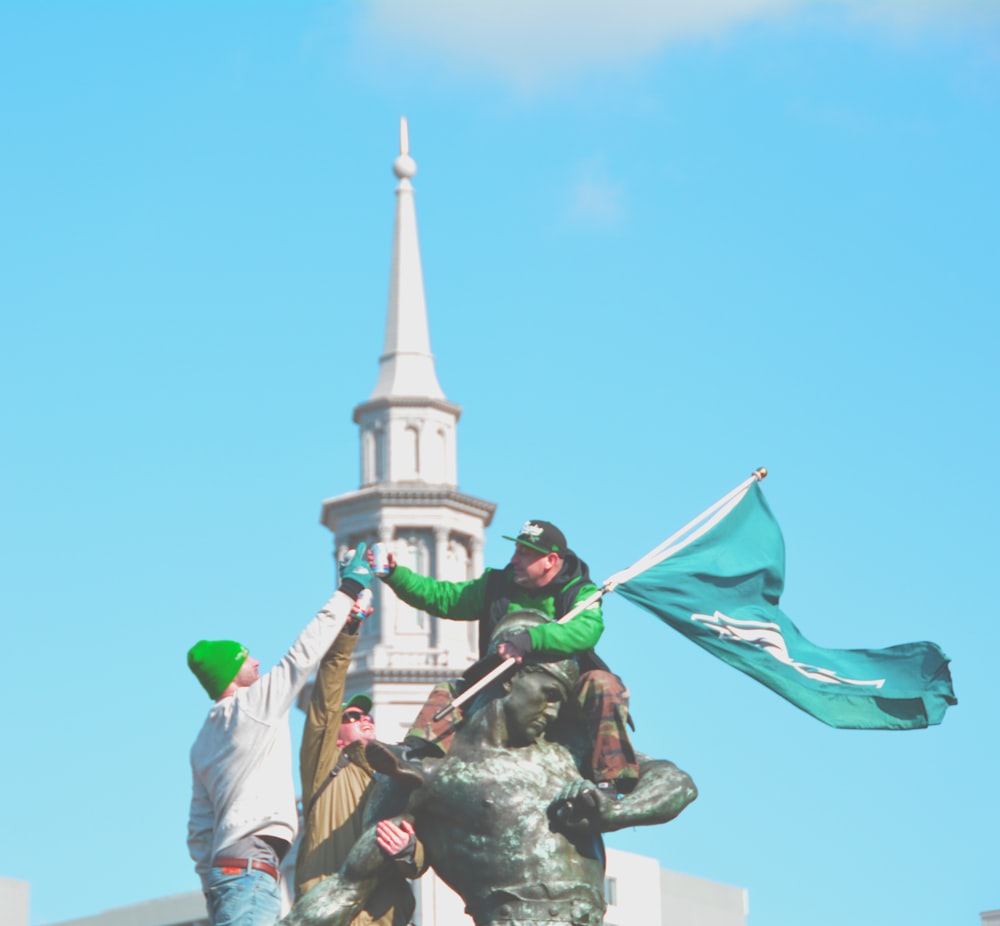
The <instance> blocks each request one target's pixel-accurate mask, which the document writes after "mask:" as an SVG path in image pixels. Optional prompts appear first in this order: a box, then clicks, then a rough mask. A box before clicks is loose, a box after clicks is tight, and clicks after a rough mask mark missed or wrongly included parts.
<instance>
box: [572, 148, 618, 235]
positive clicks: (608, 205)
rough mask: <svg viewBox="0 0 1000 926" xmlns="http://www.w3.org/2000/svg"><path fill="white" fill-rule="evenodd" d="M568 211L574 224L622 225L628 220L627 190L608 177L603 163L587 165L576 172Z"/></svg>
mask: <svg viewBox="0 0 1000 926" xmlns="http://www.w3.org/2000/svg"><path fill="white" fill-rule="evenodd" d="M567 212H568V219H569V221H570V222H572V223H573V224H581V223H582V224H586V225H590V226H595V225H598V226H612V225H619V224H620V223H621V222H622V221H623V219H624V218H625V187H624V185H623V184H621V183H616V182H614V181H613V180H612V179H611V178H610V177H609V175H608V172H607V170H606V168H605V167H604V164H603V163H602V162H601V161H600V160H594V161H591V162H588V163H587V164H584V165H582V166H581V167H580V168H579V169H578V170H577V177H576V180H575V182H574V183H573V185H572V187H571V189H570V198H569V209H568V210H567Z"/></svg>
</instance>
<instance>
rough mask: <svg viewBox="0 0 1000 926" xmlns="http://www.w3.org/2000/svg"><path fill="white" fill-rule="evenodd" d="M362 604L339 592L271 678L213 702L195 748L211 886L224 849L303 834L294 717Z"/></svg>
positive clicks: (195, 816)
mask: <svg viewBox="0 0 1000 926" xmlns="http://www.w3.org/2000/svg"><path fill="white" fill-rule="evenodd" d="M353 603H354V601H353V599H352V598H350V597H349V596H348V595H346V594H344V593H341V592H338V593H336V594H335V595H334V596H333V597H332V598H331V599H330V600H329V601H328V602H327V603H326V604H325V605H324V606H323V607H322V609H321V610H320V611H319V613H318V614H317V615H316V617H314V618H313V619H312V620H311V621H310V622H309V623H308V624H307V625H306V627H305V629H304V630H303V631H302V633H301V634H299V638H298V639H297V640H296V641H295V643H294V644H292V648H291V649H290V650H289V651H288V652H287V653H286V654H285V655H284V657H282V659H281V661H280V662H279V663H278V664H277V665H276V666H275V667H274V668H273V669H271V671H270V672H268V673H267V674H266V675H262V676H261V677H260V679H259V680H258V681H256V682H254V684H252V685H250V686H249V687H248V688H240V689H238V690H237V692H236V694H234V695H233V696H232V697H228V698H223V699H222V700H221V701H218V702H216V703H215V704H214V705H212V708H211V710H209V712H208V717H207V718H205V723H204V725H203V726H202V728H201V732H200V733H199V734H198V737H197V739H195V741H194V745H193V746H192V747H191V773H192V794H191V814H190V817H189V820H188V850H189V851H190V853H191V858H193V859H194V861H195V869H196V871H197V872H198V874H199V875H200V876H201V877H202V881H203V883H204V879H205V876H206V875H207V874H208V871H209V869H210V868H211V865H212V860H213V859H214V858H215V856H216V855H217V854H218V853H219V850H220V849H224V848H225V847H226V846H228V845H231V844H232V843H234V842H236V840H238V839H242V838H243V837H245V836H252V835H256V836H277V837H278V838H279V839H284V840H286V841H287V842H289V843H291V842H292V841H293V840H294V839H295V836H296V834H297V832H298V819H299V817H298V811H297V810H296V806H295V784H294V782H293V780H292V742H291V733H290V731H289V728H288V714H289V711H290V710H291V708H292V705H293V704H294V703H295V698H296V696H297V695H298V693H299V692H300V691H301V690H302V688H303V686H304V685H305V683H306V682H307V681H308V680H309V676H310V675H312V673H313V671H314V670H315V669H316V666H317V665H319V661H320V659H322V658H323V654H324V653H325V652H326V651H327V650H328V649H329V648H330V644H331V643H333V641H334V638H335V637H336V636H337V634H338V633H340V630H341V628H342V627H343V626H344V622H345V621H346V620H347V617H348V614H349V612H350V610H351V606H352V605H353Z"/></svg>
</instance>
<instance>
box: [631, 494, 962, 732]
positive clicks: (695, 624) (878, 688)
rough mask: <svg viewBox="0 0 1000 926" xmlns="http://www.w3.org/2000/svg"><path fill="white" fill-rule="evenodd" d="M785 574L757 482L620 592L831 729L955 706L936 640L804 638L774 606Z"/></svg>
mask: <svg viewBox="0 0 1000 926" xmlns="http://www.w3.org/2000/svg"><path fill="white" fill-rule="evenodd" d="M784 575H785V544H784V541H783V540H782V537H781V530H780V528H779V527H778V523H777V521H775V519H774V515H773V514H771V509H770V508H769V507H768V505H767V502H766V500H765V499H764V495H763V493H762V492H761V490H760V486H759V485H758V484H757V483H756V482H755V483H753V484H752V485H751V486H750V488H749V489H748V490H747V492H746V494H745V495H744V496H743V498H742V499H740V501H739V502H738V503H737V504H736V505H735V507H734V508H732V510H730V512H729V513H728V514H727V515H725V516H724V517H723V518H722V519H721V520H720V521H719V522H718V523H717V524H715V525H714V526H712V527H711V528H709V530H707V531H706V532H705V533H703V534H702V535H701V536H699V537H697V539H695V540H693V541H692V542H691V543H689V544H688V545H687V546H683V547H682V548H681V549H680V550H678V551H677V552H676V553H674V554H673V555H672V556H670V557H669V558H668V559H664V560H663V561H662V562H660V563H657V564H656V565H654V566H651V567H650V568H648V569H646V570H645V571H644V572H642V573H640V574H639V575H637V576H635V577H634V578H632V579H628V580H627V581H625V582H623V583H621V584H620V585H618V587H617V591H618V592H619V593H620V594H622V595H624V596H625V597H626V598H628V599H629V600H630V601H633V602H635V603H636V604H638V605H640V606H641V607H643V608H646V609H647V610H648V611H651V612H652V613H653V614H655V615H656V616H657V617H658V618H660V620H662V621H664V622H665V623H667V624H669V625H670V626H671V627H673V628H674V629H675V630H679V631H680V632H681V633H683V634H684V635H685V636H686V637H688V639H690V640H692V641H694V642H695V643H697V644H698V645H699V646H701V647H703V648H704V649H706V650H708V651H709V652H710V653H712V654H713V655H715V656H718V657H719V659H721V660H723V661H724V662H727V663H729V665H731V666H734V667H735V668H737V669H739V670H740V671H741V672H745V673H746V674H747V675H750V676H751V677H753V678H755V679H757V681H758V682H760V683H761V684H763V685H766V686H767V687H768V688H770V689H771V690H772V691H776V692H777V693H778V694H780V695H781V696H782V697H783V698H787V699H788V700H789V701H791V702H792V704H794V705H795V706H796V707H799V708H801V709H802V710H804V711H805V712H806V713H808V714H811V715H812V716H813V717H816V718H817V719H819V720H822V721H823V722H824V723H827V724H829V725H830V726H832V727H846V728H853V729H868V730H911V729H918V728H921V727H926V726H928V725H930V724H936V723H940V722H941V721H942V720H943V719H944V713H945V710H946V709H947V708H948V706H949V705H951V704H957V703H958V702H957V701H956V699H955V693H954V691H953V690H952V686H951V675H950V673H949V671H948V658H947V657H946V656H945V655H944V653H943V652H942V651H941V649H940V648H939V647H938V646H937V645H936V644H934V643H904V644H901V645H899V646H890V647H887V648H886V649H877V650H862V649H855V650H836V649H824V648H822V647H819V646H815V645H813V644H812V643H810V642H809V641H808V640H807V639H806V638H805V637H803V636H802V634H801V633H799V631H798V628H797V627H796V626H795V624H793V623H792V622H791V621H790V620H789V619H788V617H787V616H786V615H785V614H784V613H783V612H782V611H781V609H780V608H779V607H778V601H779V599H780V597H781V593H782V590H783V589H784V584H785V579H784Z"/></svg>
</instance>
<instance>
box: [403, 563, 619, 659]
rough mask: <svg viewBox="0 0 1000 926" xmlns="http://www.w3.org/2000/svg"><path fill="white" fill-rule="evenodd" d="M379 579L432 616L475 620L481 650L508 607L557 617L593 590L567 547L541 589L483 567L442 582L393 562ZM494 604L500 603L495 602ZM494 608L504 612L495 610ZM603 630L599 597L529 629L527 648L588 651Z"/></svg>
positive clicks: (582, 566) (508, 572) (508, 573)
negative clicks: (471, 575) (472, 575)
mask: <svg viewBox="0 0 1000 926" xmlns="http://www.w3.org/2000/svg"><path fill="white" fill-rule="evenodd" d="M383 581H384V582H385V583H386V584H387V585H388V586H389V587H390V588H391V589H392V590H393V591H394V592H395V593H396V594H397V595H398V596H399V597H400V598H401V599H402V600H403V601H405V602H406V603H407V604H409V605H411V606H412V607H414V608H417V609H419V610H421V611H426V612H427V613H428V614H432V615H434V616H435V617H444V618H447V619H448V620H453V621H479V622H480V631H481V632H480V655H483V654H484V652H485V642H486V641H488V639H489V634H490V631H492V629H493V627H494V626H495V625H496V623H497V622H498V621H499V620H500V618H501V617H503V614H509V613H510V612H511V611H522V610H525V609H527V608H530V609H532V610H535V611H541V612H542V613H543V614H545V615H547V616H548V617H551V618H553V619H558V618H560V617H562V616H563V615H564V614H566V613H568V612H569V611H570V610H572V608H573V606H574V605H575V604H576V603H577V602H579V601H583V600H584V599H586V598H588V597H589V596H591V595H593V594H594V593H595V592H596V591H597V586H596V585H594V583H593V582H591V581H590V575H589V573H588V571H587V564H586V563H584V562H583V561H582V560H581V559H579V557H577V556H576V554H574V553H572V552H570V553H569V554H568V555H567V557H566V561H565V562H564V564H563V568H562V570H561V571H560V573H559V575H557V576H556V578H555V579H554V580H553V581H552V582H550V583H549V584H548V585H546V586H545V587H544V588H540V589H526V588H522V587H521V586H520V585H517V584H516V583H515V582H514V579H513V572H512V570H511V568H510V567H509V566H508V567H507V568H506V569H502V570H496V569H487V570H486V572H484V573H483V574H482V575H481V576H480V577H479V578H478V579H473V580H472V581H470V582H446V581H444V580H441V579H432V578H430V577H429V576H421V575H417V573H415V572H414V571H413V570H412V569H408V568H407V567H406V566H396V568H395V569H393V570H392V572H391V573H390V574H389V575H388V576H386V577H385V578H384V579H383ZM498 604H499V608H498V607H497V605H498ZM497 610H502V611H503V613H501V614H497V613H496V612H497ZM603 632H604V618H603V617H602V616H601V602H600V599H598V600H597V602H596V603H595V604H594V605H592V606H591V607H589V608H587V610H586V611H581V612H580V613H579V614H578V615H577V616H576V617H574V618H573V619H572V620H570V621H568V622H567V623H565V624H543V625H541V626H539V627H532V628H531V630H530V636H531V648H532V649H534V650H545V651H548V652H554V653H583V652H587V651H588V650H591V649H593V648H594V646H595V645H596V643H597V641H598V640H599V639H600V637H601V634H602V633H603Z"/></svg>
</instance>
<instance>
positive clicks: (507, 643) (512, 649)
mask: <svg viewBox="0 0 1000 926" xmlns="http://www.w3.org/2000/svg"><path fill="white" fill-rule="evenodd" d="M530 652H531V634H530V633H528V631H527V630H522V631H521V632H520V633H515V634H514V635H513V636H512V637H511V638H510V639H509V640H504V641H503V643H500V644H498V645H497V655H498V656H499V657H500V658H501V659H513V660H514V662H520V661H521V660H522V659H524V657H525V656H527V655H528V653H530Z"/></svg>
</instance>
